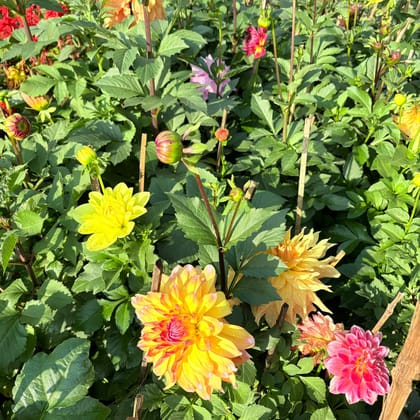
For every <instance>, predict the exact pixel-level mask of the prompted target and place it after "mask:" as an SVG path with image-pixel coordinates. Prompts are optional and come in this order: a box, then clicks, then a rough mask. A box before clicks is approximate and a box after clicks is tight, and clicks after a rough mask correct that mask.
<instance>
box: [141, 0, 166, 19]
mask: <svg viewBox="0 0 420 420" xmlns="http://www.w3.org/2000/svg"><path fill="white" fill-rule="evenodd" d="M147 11H148V13H149V20H150V21H152V20H163V19H165V18H166V14H165V8H164V7H163V0H149V4H148V5H147ZM139 16H140V19H141V20H144V12H143V5H140V14H139Z"/></svg>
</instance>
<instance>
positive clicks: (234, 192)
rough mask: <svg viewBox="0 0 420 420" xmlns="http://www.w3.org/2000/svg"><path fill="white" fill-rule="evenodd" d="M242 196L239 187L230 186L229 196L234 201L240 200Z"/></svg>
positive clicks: (242, 193)
mask: <svg viewBox="0 0 420 420" xmlns="http://www.w3.org/2000/svg"><path fill="white" fill-rule="evenodd" d="M243 196H244V192H243V191H242V190H241V189H240V188H239V187H235V188H232V189H231V191H230V193H229V198H230V199H231V200H232V201H233V202H234V203H237V202H239V201H241V200H242V197H243Z"/></svg>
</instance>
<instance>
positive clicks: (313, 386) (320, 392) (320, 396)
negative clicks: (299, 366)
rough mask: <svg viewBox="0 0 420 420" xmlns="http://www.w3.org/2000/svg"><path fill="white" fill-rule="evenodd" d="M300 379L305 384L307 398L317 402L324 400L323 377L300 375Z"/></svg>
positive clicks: (325, 390)
mask: <svg viewBox="0 0 420 420" xmlns="http://www.w3.org/2000/svg"><path fill="white" fill-rule="evenodd" d="M300 380H301V381H302V382H303V384H304V385H305V388H306V391H307V393H308V395H309V398H310V399H311V400H312V401H315V402H318V403H324V402H325V401H326V393H327V387H326V385H325V382H324V380H323V379H321V378H318V377H312V376H300Z"/></svg>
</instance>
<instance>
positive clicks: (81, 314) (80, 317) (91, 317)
mask: <svg viewBox="0 0 420 420" xmlns="http://www.w3.org/2000/svg"><path fill="white" fill-rule="evenodd" d="M103 323H104V318H103V316H102V307H101V305H100V304H99V303H98V301H97V300H96V299H90V300H88V301H86V302H84V303H83V305H81V306H80V307H79V308H77V312H76V318H75V327H76V328H77V329H79V330H81V331H84V332H86V333H87V334H91V333H93V332H95V331H97V330H99V328H101V327H102V325H103Z"/></svg>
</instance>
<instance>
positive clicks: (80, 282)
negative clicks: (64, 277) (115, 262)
mask: <svg viewBox="0 0 420 420" xmlns="http://www.w3.org/2000/svg"><path fill="white" fill-rule="evenodd" d="M102 272H103V270H102V267H101V266H100V265H99V264H95V263H88V264H87V265H86V266H85V268H84V271H83V272H82V273H81V274H80V275H79V276H78V277H77V279H76V281H75V282H74V284H73V287H72V288H71V290H72V292H73V293H76V294H77V293H82V292H92V293H99V292H102V291H103V290H104V289H105V281H104V278H103V275H102Z"/></svg>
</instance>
